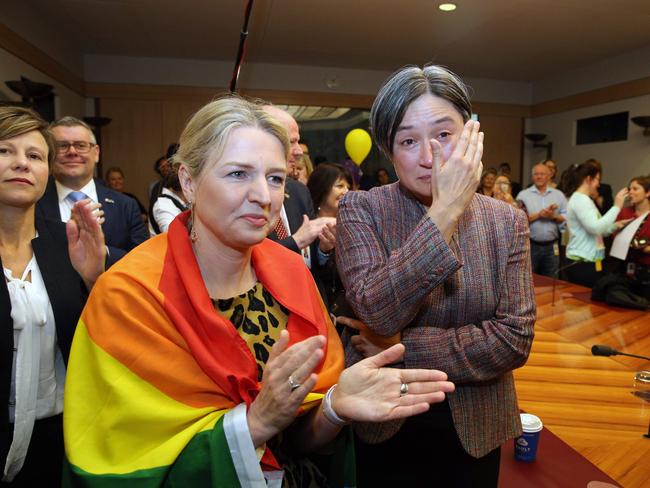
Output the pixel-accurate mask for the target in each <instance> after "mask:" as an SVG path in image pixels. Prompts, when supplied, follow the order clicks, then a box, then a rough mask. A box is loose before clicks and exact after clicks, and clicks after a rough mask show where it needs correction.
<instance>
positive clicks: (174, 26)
mask: <svg viewBox="0 0 650 488" xmlns="http://www.w3.org/2000/svg"><path fill="white" fill-rule="evenodd" d="M16 1H18V0H11V1H9V2H8V4H9V5H10V4H11V3H12V2H13V3H14V4H15V2H16ZM3 3H4V2H3ZM20 3H21V8H27V9H29V11H31V12H32V13H33V15H37V16H38V19H39V21H40V23H41V24H44V23H45V24H47V26H49V28H51V29H55V32H56V35H57V36H58V37H59V39H60V41H61V42H65V43H66V44H67V45H68V46H73V49H75V50H76V51H77V52H78V54H79V55H80V56H83V55H86V54H94V55H117V56H147V57H164V58H189V59H211V60H221V61H232V62H234V59H235V55H236V51H237V46H238V44H239V31H240V28H241V25H242V21H243V17H244V6H245V4H246V2H245V1H244V0H221V1H217V0H56V1H53V0H20ZM438 3H439V2H437V1H432V0H256V1H255V3H254V7H253V14H252V17H251V22H250V25H249V32H250V35H249V42H248V51H247V53H246V57H245V61H246V62H252V63H280V64H299V65H310V66H335V67H341V68H357V69H371V70H383V71H386V70H393V69H396V68H398V67H400V66H402V65H405V64H424V63H426V62H431V61H434V62H436V63H440V64H445V65H448V66H451V67H452V69H454V70H455V71H457V72H459V73H461V74H462V75H463V76H472V77H480V78H492V79H501V80H516V81H535V80H539V79H543V78H546V77H549V76H552V75H556V74H559V73H563V72H565V71H567V70H570V69H573V68H575V67H579V66H583V65H588V64H591V63H594V62H595V61H597V60H599V59H603V58H607V57H612V56H617V55H620V54H622V53H625V52H628V51H632V50H635V49H639V48H642V47H644V46H648V45H650V0H618V1H611V0H458V1H457V4H458V9H457V10H456V11H455V12H451V13H444V12H441V11H440V10H438V8H437V5H438ZM8 4H7V3H5V8H6V7H7V5H8ZM25 28H26V27H25V26H23V27H22V28H21V30H24V29H25ZM649 62H650V60H649ZM243 69H246V67H245V65H244V68H243Z"/></svg>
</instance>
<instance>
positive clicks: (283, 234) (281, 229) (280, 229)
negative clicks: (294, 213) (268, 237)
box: [273, 217, 289, 240]
mask: <svg viewBox="0 0 650 488" xmlns="http://www.w3.org/2000/svg"><path fill="white" fill-rule="evenodd" d="M273 230H275V233H276V234H277V236H278V239H279V240H283V239H286V238H287V237H289V233H288V232H287V228H286V227H285V226H284V223H283V222H282V217H278V221H277V222H276V223H275V229H273Z"/></svg>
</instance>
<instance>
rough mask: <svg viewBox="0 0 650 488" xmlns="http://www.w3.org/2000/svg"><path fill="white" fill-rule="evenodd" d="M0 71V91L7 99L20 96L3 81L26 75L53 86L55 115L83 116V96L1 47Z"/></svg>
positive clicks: (16, 98)
mask: <svg viewBox="0 0 650 488" xmlns="http://www.w3.org/2000/svg"><path fill="white" fill-rule="evenodd" d="M0 73H1V74H2V76H1V78H2V79H1V80H0V81H1V82H2V83H0V92H1V93H2V95H4V96H5V97H6V98H7V99H9V100H20V96H19V95H17V94H15V93H14V92H12V91H11V90H9V88H7V86H6V85H5V84H4V81H7V80H18V79H20V77H21V76H26V77H27V78H29V79H30V80H32V81H38V82H41V83H49V84H50V85H53V86H54V93H55V94H56V98H55V109H56V115H57V117H61V116H63V115H74V116H75V117H83V116H84V115H86V100H85V97H83V96H82V95H80V94H79V93H76V92H74V91H72V90H71V89H70V88H68V87H67V86H65V85H63V84H62V83H60V82H59V81H57V80H55V79H54V78H51V77H50V76H48V75H47V74H45V73H43V72H41V71H39V70H38V69H36V68H34V67H33V66H32V65H30V64H28V63H26V62H25V61H23V60H22V59H20V58H18V57H16V56H14V55H13V54H11V53H9V52H8V51H6V50H4V49H2V48H0Z"/></svg>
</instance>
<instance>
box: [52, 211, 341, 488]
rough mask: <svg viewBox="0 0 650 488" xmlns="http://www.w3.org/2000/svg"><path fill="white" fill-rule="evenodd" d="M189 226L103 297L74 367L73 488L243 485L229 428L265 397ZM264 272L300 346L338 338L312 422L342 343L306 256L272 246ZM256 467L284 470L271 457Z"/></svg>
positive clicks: (155, 247) (160, 243) (120, 272)
mask: <svg viewBox="0 0 650 488" xmlns="http://www.w3.org/2000/svg"><path fill="white" fill-rule="evenodd" d="M186 219H187V215H186V214H185V215H181V218H179V219H177V220H175V221H174V222H173V223H172V225H171V227H170V231H169V233H168V234H162V235H160V236H157V237H155V238H153V239H150V240H149V241H147V242H146V243H144V244H143V245H141V246H140V247H138V248H137V249H136V250H134V251H132V252H131V253H130V254H129V255H128V256H126V257H125V258H123V259H122V260H121V261H119V262H118V263H117V264H116V265H114V266H113V267H112V268H111V269H110V270H109V271H108V272H106V273H104V275H102V277H101V278H100V279H99V280H98V281H97V283H96V284H95V287H94V288H93V290H92V293H91V295H90V297H89V299H88V303H87V304H86V307H85V309H84V311H83V313H82V316H81V319H80V321H79V324H78V326H77V331H76V334H75V338H74V342H73V346H72V352H71V356H70V361H69V364H68V372H67V378H66V391H65V405H64V433H65V448H66V458H67V469H66V470H65V475H64V486H89V487H104V486H111V487H114V486H131V485H134V486H135V485H136V484H137V486H138V487H150V486H151V487H154V486H156V487H157V486H191V483H192V482H196V484H197V486H213V487H217V486H224V487H226V486H227V487H233V486H240V485H241V484H242V480H241V477H242V471H241V466H240V465H239V464H238V463H239V461H238V460H237V459H236V458H233V450H234V449H235V447H236V446H233V445H232V444H233V439H232V436H231V434H229V432H230V431H229V427H228V425H229V421H230V420H229V419H233V418H235V416H236V412H237V411H238V410H239V411H240V413H241V412H242V411H243V412H244V415H245V410H242V408H241V407H238V408H236V407H237V405H240V404H245V405H250V403H251V402H252V401H253V400H254V399H255V397H256V395H257V394H258V392H259V389H260V385H259V384H258V382H257V370H256V363H255V360H254V358H253V356H252V354H251V352H250V350H249V348H248V346H247V344H246V343H245V342H244V340H243V339H241V337H240V336H239V335H238V333H237V331H236V330H235V328H234V327H233V326H232V324H230V322H228V321H226V320H224V319H223V318H222V317H221V316H220V315H219V314H218V313H216V312H215V311H214V309H213V306H212V303H211V301H210V297H209V296H208V293H207V290H206V289H205V286H204V284H203V281H202V278H201V274H200V271H199V268H198V265H197V263H196V260H195V258H194V254H193V251H192V247H191V243H190V241H189V238H188V236H187V230H186V228H185V225H184V223H185V221H186ZM252 261H253V266H254V268H255V271H256V274H257V276H258V279H259V280H260V281H261V282H262V283H263V285H264V286H265V288H266V289H267V290H268V291H269V292H270V293H271V294H272V295H273V296H274V297H275V298H276V300H278V301H279V302H280V303H282V305H284V306H285V307H286V308H288V309H289V311H290V312H291V313H290V316H289V321H288V324H287V329H288V331H289V332H290V334H291V341H292V342H293V343H295V342H298V341H300V340H303V339H305V338H307V337H310V336H313V335H315V334H322V335H325V336H327V338H328V341H327V345H326V347H325V353H326V354H325V358H324V359H323V362H322V364H321V365H320V366H319V368H318V371H317V372H318V378H319V379H318V383H317V385H316V387H315V388H314V391H313V392H312V393H310V394H309V395H308V396H307V397H306V398H305V401H304V403H303V407H304V408H303V410H304V411H306V410H308V409H310V408H312V407H314V406H317V405H318V403H319V402H320V399H321V398H322V396H323V393H324V392H325V391H326V390H327V388H329V387H330V386H331V385H332V384H334V383H335V382H336V380H337V378H338V375H339V374H340V371H341V369H342V366H343V353H342V349H341V345H340V342H339V339H338V336H337V334H336V331H335V330H334V328H333V326H332V324H331V322H330V320H329V316H328V314H327V311H326V310H325V308H324V306H323V304H322V301H321V299H320V296H319V294H318V290H317V289H316V286H315V284H314V282H313V280H312V278H311V275H310V273H309V270H308V269H307V268H306V267H305V266H304V263H303V262H302V258H301V257H300V256H299V255H298V254H295V253H292V252H291V251H288V250H286V249H284V248H283V247H281V246H279V245H277V244H275V243H273V242H271V241H269V240H265V241H264V242H262V243H261V244H259V245H257V246H255V247H254V248H253V250H252ZM243 408H245V407H243ZM251 445H252V444H251ZM248 457H249V458H250V456H248ZM245 461H246V462H249V463H250V461H251V460H250V459H246V460H245ZM253 464H255V465H256V466H260V464H261V467H262V468H263V469H265V470H269V471H271V470H277V469H279V466H278V464H277V461H276V460H275V458H274V457H273V454H272V453H271V452H270V451H269V450H268V449H267V450H266V452H265V453H264V456H263V458H262V461H261V463H257V459H254V462H253ZM250 483H251V482H250V480H247V481H246V483H244V484H245V485H249V484H250ZM251 486H255V485H254V484H251Z"/></svg>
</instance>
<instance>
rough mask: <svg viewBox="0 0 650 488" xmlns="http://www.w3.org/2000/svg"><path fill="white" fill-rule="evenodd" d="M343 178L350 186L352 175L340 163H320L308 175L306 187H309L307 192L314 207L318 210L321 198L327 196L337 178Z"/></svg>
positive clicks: (323, 198) (321, 201)
mask: <svg viewBox="0 0 650 488" xmlns="http://www.w3.org/2000/svg"><path fill="white" fill-rule="evenodd" d="M339 178H343V179H345V180H346V181H347V182H348V185H350V187H352V177H351V176H350V173H348V171H347V170H346V169H345V168H344V167H343V166H342V165H340V164H336V163H321V164H319V165H318V166H316V168H315V169H314V171H313V172H312V174H311V175H309V180H308V181H307V188H309V193H311V200H312V202H314V209H315V210H316V211H318V208H319V207H320V206H321V204H322V203H323V200H325V199H326V198H327V196H328V195H329V194H330V191H332V187H333V186H334V184H335V183H336V182H337V181H338V180H339Z"/></svg>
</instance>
